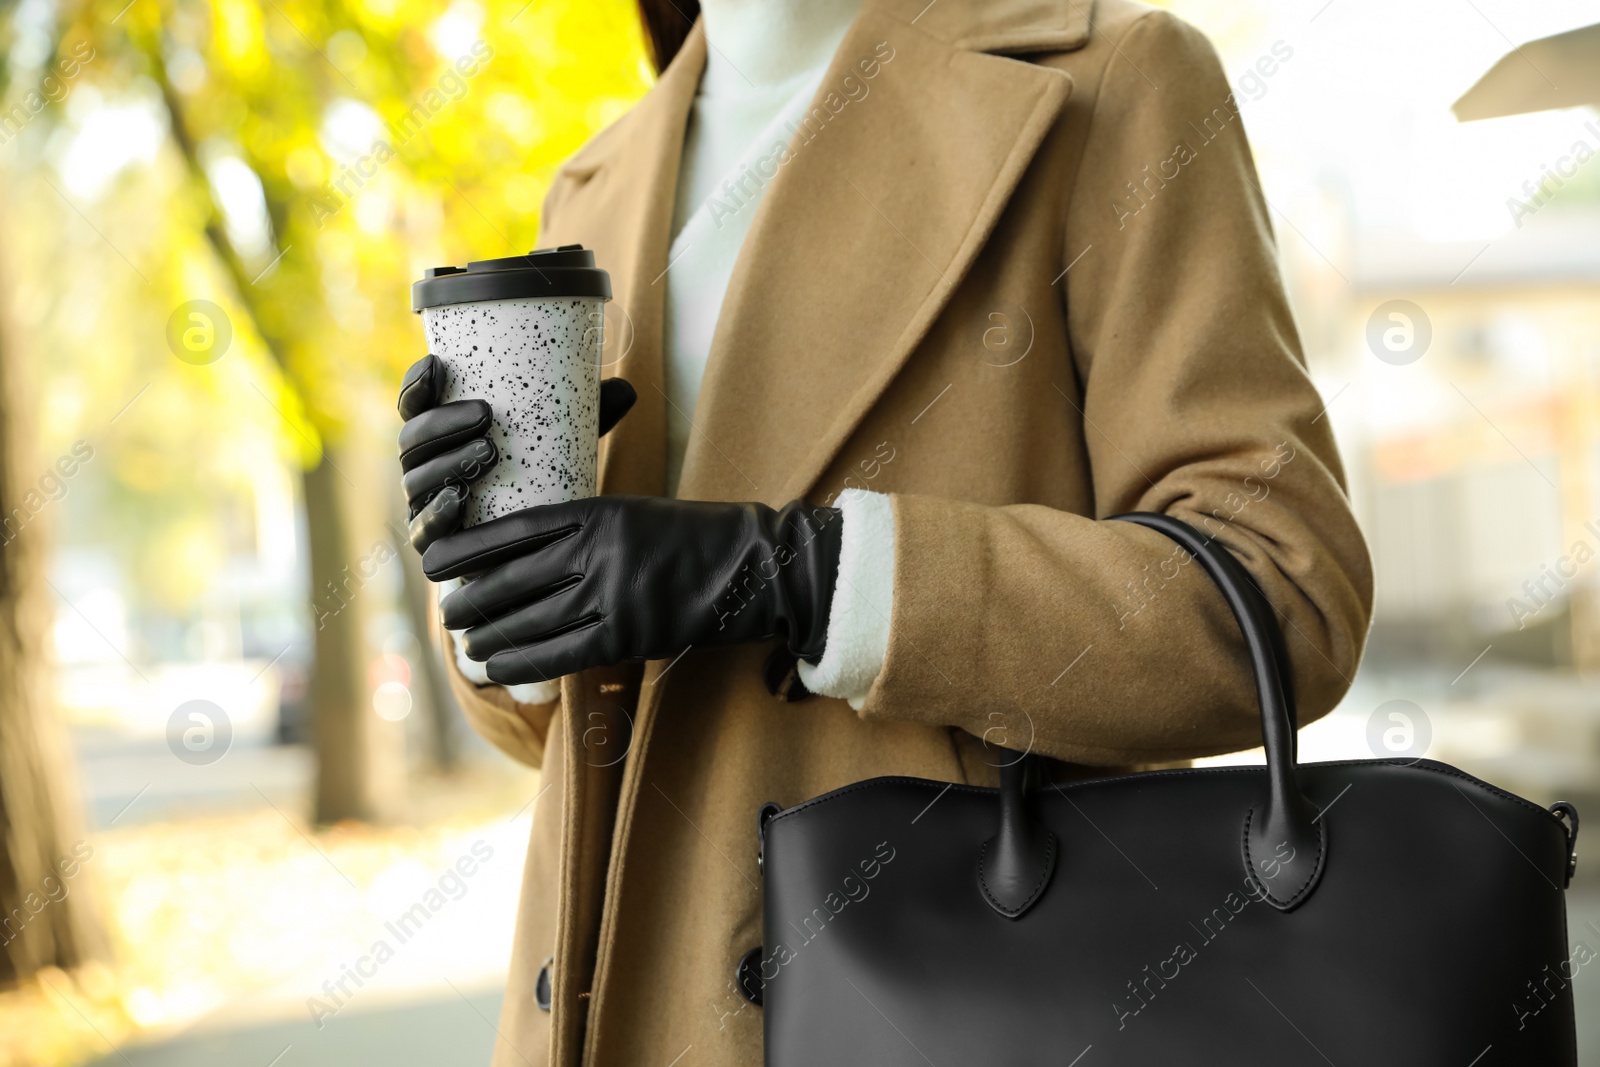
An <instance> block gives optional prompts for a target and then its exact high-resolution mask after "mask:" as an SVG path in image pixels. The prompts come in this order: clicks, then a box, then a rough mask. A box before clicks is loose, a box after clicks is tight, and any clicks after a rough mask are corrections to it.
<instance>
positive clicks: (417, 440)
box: [400, 400, 494, 470]
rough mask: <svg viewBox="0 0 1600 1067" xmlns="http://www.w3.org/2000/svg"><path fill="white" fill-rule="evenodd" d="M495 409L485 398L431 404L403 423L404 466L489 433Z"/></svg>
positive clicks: (407, 466) (401, 437) (411, 464)
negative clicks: (435, 405) (437, 404)
mask: <svg viewBox="0 0 1600 1067" xmlns="http://www.w3.org/2000/svg"><path fill="white" fill-rule="evenodd" d="M493 421H494V412H493V410H492V409H491V408H490V407H489V404H488V402H487V401H484V400H456V401H452V402H451V403H449V404H441V405H439V406H438V407H434V408H428V409H426V410H424V411H422V412H419V413H418V414H416V415H414V416H412V417H411V418H409V419H407V420H406V422H405V425H403V426H401V427H400V466H401V467H402V468H404V469H405V470H410V469H411V468H413V467H415V466H417V465H418V464H420V463H426V462H427V461H428V460H430V459H432V458H433V457H435V456H438V455H441V454H443V453H445V452H448V451H450V450H451V449H453V448H459V447H460V446H462V445H464V444H466V443H467V442H468V441H470V440H472V439H473V438H474V437H487V436H488V435H489V427H490V425H491V424H492V423H493Z"/></svg>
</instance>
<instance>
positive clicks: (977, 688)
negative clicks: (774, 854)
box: [401, 0, 1371, 1067]
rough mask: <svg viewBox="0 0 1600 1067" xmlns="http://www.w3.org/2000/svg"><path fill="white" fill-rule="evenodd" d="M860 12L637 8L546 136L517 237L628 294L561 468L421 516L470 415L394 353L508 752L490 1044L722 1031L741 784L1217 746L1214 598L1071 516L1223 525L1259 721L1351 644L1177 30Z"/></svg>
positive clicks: (586, 1051) (1140, 544) (795, 6)
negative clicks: (1251, 628)
mask: <svg viewBox="0 0 1600 1067" xmlns="http://www.w3.org/2000/svg"><path fill="white" fill-rule="evenodd" d="M856 6H857V5H856V3H854V2H852V0H827V2H826V3H818V2H816V0H760V2H757V0H707V2H706V3H705V4H704V12H703V15H702V16H701V17H700V18H698V19H697V20H696V21H695V22H694V24H693V28H692V29H690V30H689V31H688V32H687V35H686V36H684V35H683V30H684V27H685V26H686V25H687V23H686V22H684V21H682V20H681V16H680V15H679V14H678V13H677V12H678V9H677V8H676V7H675V6H674V5H672V4H661V5H659V10H658V5H656V4H654V3H650V4H646V5H645V11H646V22H647V27H648V29H649V31H650V36H651V39H652V40H653V42H654V44H655V47H656V50H657V51H656V55H657V58H658V60H660V61H662V62H663V63H665V69H664V70H663V72H662V74H661V78H660V80H659V82H658V83H657V85H656V86H655V87H654V88H653V89H652V91H651V92H650V93H649V94H648V95H647V96H646V97H645V98H644V99H643V100H642V101H641V102H640V103H639V105H638V106H637V107H635V108H634V109H633V110H632V111H631V112H630V113H629V114H628V115H626V116H625V117H624V118H622V119H621V120H619V121H618V122H617V123H616V124H615V125H613V126H612V127H610V128H609V129H607V130H605V131H604V132H602V133H601V134H599V135H598V136H597V137H595V138H594V140H593V141H591V142H590V143H589V144H588V145H587V146H586V147H585V148H584V149H583V150H582V151H580V152H579V153H578V154H577V155H576V156H575V157H574V158H573V159H572V160H571V161H570V162H568V163H567V164H566V165H565V166H564V167H563V168H562V169H561V171H560V173H559V174H558V175H557V177H556V179H555V182H554V184H553V186H552V188H551V190H550V194H549V197H548V199H547V201H546V205H545V213H544V216H543V233H542V239H541V244H542V245H556V244H564V243H582V244H584V245H586V246H588V247H590V248H592V249H594V250H595V254H596V257H597V259H598V262H599V263H600V264H601V265H602V266H604V267H606V268H607V269H608V270H609V271H610V272H611V277H612V282H613V286H614V289H615V291H616V300H617V304H618V305H620V308H621V310H622V311H623V312H625V316H618V318H619V319H625V321H627V322H628V323H630V324H631V331H632V338H631V344H629V345H627V346H626V353H625V354H624V355H622V356H621V358H620V360H619V361H618V362H617V363H616V364H615V366H616V371H617V373H618V374H619V376H620V377H621V378H624V379H626V380H627V381H628V382H631V383H632V385H633V386H634V390H633V391H636V393H637V403H636V404H635V405H634V406H633V410H632V411H630V412H628V413H627V416H626V418H621V419H620V421H618V416H619V413H620V412H622V411H623V410H625V409H626V408H627V406H628V401H629V398H630V391H629V390H628V389H627V388H626V387H625V386H623V385H620V384H618V383H613V384H611V385H609V386H608V387H607V391H606V400H607V403H606V405H605V406H606V408H607V409H608V411H607V418H606V419H604V420H603V422H604V423H606V424H610V423H614V424H615V428H614V429H613V430H611V432H610V433H609V434H607V435H606V438H605V441H604V443H603V447H602V456H601V487H602V492H603V494H604V496H602V497H601V498H597V499H596V500H594V501H583V502H577V503H575V504H570V505H556V506H553V507H551V508H536V509H531V510H530V511H528V512H524V513H520V514H519V515H516V516H508V517H506V518H505V519H503V520H499V521H498V522H497V523H494V524H489V525H486V526H481V527H475V528H473V529H470V530H466V531H460V532H457V531H456V528H457V527H458V526H459V514H460V510H461V508H460V487H459V483H460V481H461V475H460V474H459V473H451V472H452V471H455V472H460V471H463V470H469V471H470V469H472V467H473V464H474V463H477V462H479V461H481V460H482V459H483V458H484V457H485V456H487V455H488V454H489V452H488V450H486V449H484V446H483V445H482V444H481V443H477V444H473V445H467V446H463V445H462V444H461V442H462V441H463V440H464V439H465V438H466V437H470V436H472V434H473V432H474V431H472V430H471V429H470V427H472V426H474V425H479V426H481V424H482V421H481V419H482V415H483V411H482V410H481V409H471V408H457V407H455V406H454V405H451V406H446V407H440V408H436V407H434V406H433V405H434V402H435V401H434V389H435V376H436V368H435V366H434V364H433V363H432V362H431V361H429V360H425V361H423V362H422V363H420V364H418V366H417V367H416V368H413V372H412V373H411V374H410V375H409V376H408V379H407V384H406V387H405V389H404V391H403V394H402V402H401V408H402V413H403V414H404V415H406V416H407V417H408V419H410V421H409V422H408V423H407V427H406V436H405V437H404V441H405V444H406V455H407V460H406V462H407V465H408V467H409V468H410V471H409V473H408V475H407V488H408V491H409V492H410V494H411V499H412V501H413V506H414V507H415V508H417V509H418V516H417V520H416V522H415V523H414V527H413V528H414V531H415V534H416V540H417V542H418V544H419V547H423V548H426V549H427V550H428V551H427V553H426V555H425V562H426V564H427V566H428V570H429V573H430V576H432V577H435V578H436V579H438V578H446V577H453V576H456V575H458V574H461V573H463V572H465V571H468V570H474V571H475V570H481V569H483V567H484V566H486V565H489V564H496V565H497V567H496V569H494V570H491V571H490V572H489V573H488V574H487V575H485V576H483V577H482V578H479V579H478V580H477V581H474V582H470V583H469V584H467V585H466V586H465V587H464V588H463V589H462V590H460V591H459V592H457V593H455V594H453V595H452V596H451V597H450V598H449V599H447V600H446V602H445V604H444V615H445V622H446V624H447V625H448V626H452V627H456V628H464V629H465V630H466V633H465V634H464V635H463V637H462V638H461V639H460V640H458V641H457V646H458V647H457V656H456V659H457V661H458V664H459V665H460V670H459V671H458V675H459V676H458V677H457V678H456V688H457V691H458V693H459V695H460V697H461V699H462V703H463V705H464V707H465V709H466V712H467V715H468V716H469V718H470V719H471V720H472V721H473V723H474V725H475V726H476V727H477V728H478V729H479V730H480V731H482V732H483V733H484V735H485V736H487V737H488V738H489V739H490V740H492V741H493V742H494V743H495V744H497V745H498V746H499V747H501V748H502V749H504V750H505V751H506V752H508V753H509V754H511V755H512V756H513V757H515V758H517V759H520V760H522V761H524V762H526V763H529V764H531V765H533V766H538V767H540V768H542V770H543V774H544V789H545V792H543V793H541V795H540V796H541V799H540V800H539V801H538V803H537V805H536V808H535V814H534V830H533V840H532V845H531V851H530V854H529V857H528V865H527V870H526V875H525V883H524V891H523V899H522V906H521V907H522V910H521V915H520V919H519V922H518V926H517V933H516V945H515V949H514V958H513V963H512V971H511V976H510V982H509V985H508V989H507V993H506V1001H505V1007H504V1011H503V1014H502V1019H501V1023H500V1026H499V1031H500V1037H501V1040H500V1042H499V1045H498V1046H497V1051H496V1055H495V1063H496V1064H497V1065H510V1064H524V1063H526V1064H545V1063H550V1064H560V1065H563V1067H565V1065H576V1064H578V1063H580V1062H582V1063H585V1064H589V1065H594V1067H602V1065H604V1067H612V1065H616V1067H624V1065H627V1067H634V1065H638V1064H648V1063H660V1064H663V1065H664V1064H667V1063H670V1062H674V1060H673V1057H676V1056H688V1055H692V1059H685V1061H684V1062H686V1063H687V1062H694V1063H697V1064H708V1063H709V1064H727V1065H734V1064H738V1065H750V1064H756V1063H759V1062H760V1059H761V1019H760V1010H759V1009H758V1008H755V1007H752V1006H751V1005H749V1004H748V1003H747V1002H746V1001H745V1000H744V999H742V998H741V997H740V995H739V994H738V992H737V990H736V989H735V986H734V983H733V978H734V969H735V966H736V964H737V961H738V960H739V959H740V957H741V956H742V955H743V954H744V953H745V952H746V951H748V950H749V949H751V948H753V947H755V946H757V945H758V944H759V942H760V940H761V928H760V909H761V896H760V891H759V874H758V872H757V869H756V864H755V852H756V814H757V811H758V809H759V807H760V806H761V804H762V803H763V802H765V801H776V802H777V803H779V804H782V805H790V804H794V803H797V802H799V801H802V800H804V799H807V798H809V797H812V796H815V795H817V794H819V793H823V792H825V791H827V790H830V789H833V788H836V787H838V786H841V785H844V784H846V783H849V782H852V781H856V780H860V779H865V778H870V777H874V776H877V775H884V774H904V775H915V776H920V777H926V778H933V779H945V780H950V781H963V782H974V783H979V784H993V783H994V782H995V781H996V779H997V774H996V770H995V767H996V764H997V763H998V762H999V759H998V758H997V754H996V749H997V747H998V746H1001V745H1004V746H1008V747H1011V748H1024V747H1031V749H1032V750H1033V751H1035V752H1038V753H1042V754H1043V755H1045V756H1048V757H1051V758H1052V763H1051V767H1052V770H1053V773H1055V774H1056V775H1057V776H1058V777H1061V778H1066V777H1072V776H1085V775H1091V774H1105V773H1109V772H1111V771H1114V770H1117V769H1122V770H1126V769H1129V768H1135V767H1147V766H1150V765H1152V764H1159V763H1164V762H1174V761H1181V760H1185V759H1188V758H1192V757H1195V756H1199V755H1204V754H1209V753H1217V752H1225V751H1230V750H1235V749H1239V748H1244V747H1248V746H1251V745H1253V744H1255V743H1257V740H1258V736H1259V735H1258V725H1257V718H1256V712H1255V705H1254V702H1253V696H1252V693H1251V692H1250V688H1249V686H1250V679H1249V677H1248V675H1247V672H1246V670H1245V669H1244V668H1243V665H1242V664H1243V659H1242V649H1241V648H1240V646H1239V639H1238V634H1237V630H1236V628H1235V626H1234V624H1233V622H1232V620H1231V618H1230V617H1229V616H1228V614H1227V610H1226V608H1225V607H1224V605H1223V602H1222V600H1221V598H1220V597H1219V596H1218V595H1217V594H1216V591H1215V590H1214V589H1213V588H1212V587H1211V586H1210V584H1209V582H1208V581H1207V580H1206V579H1205V577H1204V576H1203V575H1197V574H1195V573H1193V568H1185V567H1181V566H1179V560H1180V557H1179V556H1177V555H1176V554H1175V553H1174V549H1173V546H1172V544H1171V543H1170V542H1168V541H1167V540H1166V539H1165V538H1163V537H1162V536H1160V535H1159V534H1156V533H1154V532H1152V531H1148V530H1144V529H1141V528H1137V527H1134V526H1131V525H1128V524H1125V523H1115V522H1106V521H1102V520H1104V519H1105V518H1106V517H1107V516H1110V515H1114V514H1117V513H1119V512H1124V511H1134V510H1139V511H1162V512H1167V513H1170V514H1172V515H1174V516H1176V517H1178V518H1181V519H1184V520H1186V521H1188V522H1189V523H1191V524H1192V525H1195V526H1198V527H1200V528H1202V529H1205V530H1207V531H1209V532H1210V533H1212V534H1213V535H1214V536H1215V537H1216V538H1217V539H1218V540H1219V541H1221V542H1222V543H1223V544H1224V545H1226V546H1227V547H1228V548H1229V549H1230V550H1231V551H1233V552H1234V553H1235V554H1236V555H1237V556H1238V557H1239V558H1240V559H1241V561H1242V562H1243V563H1244V564H1245V566H1246V567H1247V568H1248V569H1249V570H1250V572H1251V573H1252V574H1253V576H1254V577H1255V579H1256V581H1257V582H1258V583H1259V584H1260V586H1261V588H1262V590H1263V591H1264V592H1265V593H1266V595H1267V597H1268V598H1269V599H1270V600H1271V601H1272V603H1273V604H1274V606H1275V607H1276V608H1277V610H1278V612H1279V613H1280V619H1281V621H1282V623H1283V629H1284V631H1285V633H1286V635H1287V641H1288V649H1289V655H1290V658H1291V662H1292V669H1293V680H1294V685H1295V690H1296V693H1297V697H1298V703H1299V708H1300V713H1301V716H1302V721H1305V722H1309V721H1311V720H1312V719H1314V718H1316V717H1318V716H1320V715H1322V714H1324V713H1325V712H1327V711H1328V710H1329V709H1330V708H1331V707H1332V706H1333V705H1334V703H1335V702H1336V701H1337V700H1338V699H1339V697H1340V696H1341V695H1342V694H1343V692H1344V691H1345V689H1346V687H1347V686H1348V684H1349V681H1350V678H1351V676H1352V675H1353V674H1354V672H1355V669H1356V665H1357V662H1358V659H1359V657H1360V652H1361V647H1362V642H1363V639H1364V635H1365V632H1366V626H1367V620H1368V614H1369V610H1370V603H1371V577H1370V570H1369V564H1368V561H1367V557H1366V552H1365V548H1364V545H1363V543H1362V539H1361V535H1360V533H1359V531H1358V530H1357V528H1356V525H1355V522H1354V520H1353V518H1352V516H1351V514H1350V510H1349V506H1348V501H1347V499H1346V496H1345V492H1344V488H1343V481H1342V479H1343V474H1342V471H1341V467H1340V463H1339V459H1338V456H1337V454H1336V452H1335V449H1334V444H1333V440H1332V437H1331V434H1330V432H1329V428H1328V420H1327V419H1325V418H1323V417H1322V416H1323V410H1324V407H1323V403H1322V401H1321V400H1320V399H1319V397H1318V395H1317V393H1316V391H1315V389H1314V388H1313V387H1312V385H1311V383H1310V381H1309V380H1308V378H1307V376H1306V374H1305V371H1304V369H1303V360H1302V356H1301V353H1300V349H1299V343H1298V340H1297V338H1296V334H1295V328H1294V324H1293V321H1292V318H1291V316H1290V312H1289V309H1288V306H1287V303H1286V300H1285V297H1284V293H1283V289H1282V286H1281V284H1280V281H1279V276H1278V271H1277V264H1276V260H1275V254H1274V250H1273V245H1272V235H1271V231H1270V226H1269V221H1268V218H1267V213H1266V208H1265V205H1264V203H1263V201H1262V198H1261V196H1260V195H1259V193H1258V191H1257V189H1256V179H1255V175H1254V173H1253V163H1252V161H1251V157H1250V153H1249V149H1248V146H1247V144H1246V141H1245V136H1244V131H1243V129H1242V124H1241V121H1240V119H1239V116H1238V112H1237V107H1236V104H1235V102H1234V100H1233V97H1232V95H1231V93H1230V91H1229V86H1228V83H1227V81H1226V80H1225V78H1224V76H1223V73H1222V71H1221V69H1220V65H1219V63H1218V61H1217V58H1216V56H1215V54H1214V52H1213V51H1212V49H1211V47H1210V46H1209V44H1208V43H1207V42H1206V41H1205V40H1204V39H1203V38H1202V37H1201V36H1200V35H1199V34H1198V33H1197V32H1196V31H1194V30H1193V29H1191V28H1190V27H1188V26H1187V25H1185V24H1184V23H1182V22H1180V21H1178V20H1177V19H1175V18H1173V17H1171V16H1169V15H1167V14H1165V13H1163V12H1159V11H1154V10H1151V9H1149V8H1145V7H1141V6H1137V5H1135V4H1133V3H1130V2H1128V0H1099V2H1098V3H1096V4H1094V5H1093V6H1091V4H1090V3H1089V2H1088V0H1077V2H1074V0H1060V2H1058V3H1048V4H1041V3H1037V2H1033V0H935V2H934V3H931V4H930V3H927V0H911V2H906V3H900V2H898V0H866V2H865V4H864V5H863V6H861V7H860V9H859V10H856ZM662 12H664V13H665V14H664V15H663V14H662ZM691 14H693V12H691ZM674 27H676V33H675V32H674ZM667 60H670V63H666V61H667ZM613 333H614V334H615V333H616V331H613ZM614 339H615V338H613V340H614ZM608 343H610V341H609V340H608ZM619 347H621V346H619ZM608 358H609V357H608ZM468 403H469V404H470V402H468ZM464 428H465V429H464ZM453 449H466V451H459V450H453ZM441 456H442V457H444V459H443V460H442V461H441V460H440V457H441ZM424 459H428V460H430V462H427V463H422V462H421V461H422V460H424ZM447 486H450V487H449V488H446V487H447ZM441 490H445V491H441ZM752 501H754V502H759V503H755V504H752V503H748V502H752ZM741 502H744V503H741ZM779 508H782V509H784V510H781V511H775V510H774V509H779ZM529 546H533V547H531V548H530V547H529ZM640 660H647V661H648V662H644V663H642V664H641V663H640V662H639V661H640ZM481 661H487V669H486V670H485V667H484V664H483V662H481ZM791 667H794V668H795V669H794V670H791V669H790V668H791ZM796 673H798V682H800V683H803V684H796V681H797V680H796V678H795V674H796ZM557 677H559V679H560V680H559V684H552V683H550V682H549V681H547V680H548V679H554V678H557ZM507 686H510V687H511V688H507ZM774 693H777V694H779V697H778V698H777V699H775V697H774ZM813 693H814V694H816V695H814V696H813V695H810V694H813ZM801 698H807V699H801ZM622 750H626V758H619V755H618V753H619V752H620V751H622ZM691 1048H692V1050H693V1052H692V1054H690V1053H689V1051H688V1050H690V1049H691Z"/></svg>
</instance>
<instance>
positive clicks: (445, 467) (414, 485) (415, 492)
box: [401, 437, 500, 509]
mask: <svg viewBox="0 0 1600 1067" xmlns="http://www.w3.org/2000/svg"><path fill="white" fill-rule="evenodd" d="M499 458H500V457H499V453H498V452H496V451H495V447H494V442H493V441H491V440H489V439H488V438H487V437H480V438H478V439H477V440H475V441H468V442H467V443H466V444H464V445H462V446H461V447H460V448H458V449H456V450H455V451H453V452H446V453H445V454H444V455H442V456H435V457H434V458H433V459H430V460H428V461H427V462H426V463H423V464H421V465H420V466H417V467H413V468H412V469H411V470H408V471H406V473H405V477H404V478H402V479H401V484H402V485H404V486H405V493H406V500H407V502H408V503H410V505H411V507H412V508H413V509H416V508H420V507H421V506H422V505H423V504H425V503H427V502H428V501H429V500H430V499H432V497H433V494H435V493H437V492H438V491H439V490H440V489H443V488H444V487H445V486H447V485H465V484H467V483H468V482H471V481H473V480H474V479H476V478H479V477H482V476H483V475H484V474H486V473H487V472H488V470H489V468H490V467H493V466H494V465H495V461H496V460H498V459H499Z"/></svg>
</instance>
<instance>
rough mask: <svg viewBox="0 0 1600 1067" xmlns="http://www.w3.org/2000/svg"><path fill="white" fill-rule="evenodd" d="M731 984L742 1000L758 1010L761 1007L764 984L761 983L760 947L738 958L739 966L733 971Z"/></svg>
mask: <svg viewBox="0 0 1600 1067" xmlns="http://www.w3.org/2000/svg"><path fill="white" fill-rule="evenodd" d="M733 984H734V985H736V986H738V987H739V992H740V993H743V994H744V999H746V1000H748V1001H749V1002H750V1003H752V1004H754V1005H755V1006H756V1007H758V1008H759V1007H760V1006H761V990H762V987H763V985H764V984H765V983H763V982H762V981H761V946H760V945H757V946H756V947H755V948H753V949H751V950H750V951H749V952H746V953H745V954H744V955H743V956H740V957H739V965H738V966H737V967H735V968H734V969H733Z"/></svg>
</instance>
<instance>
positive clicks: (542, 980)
mask: <svg viewBox="0 0 1600 1067" xmlns="http://www.w3.org/2000/svg"><path fill="white" fill-rule="evenodd" d="M555 962H556V958H555V957H554V956H548V957H546V958H545V961H544V966H542V967H540V968H539V977H538V978H536V979H535V980H534V983H533V1002H534V1003H535V1004H537V1005H539V1010H540V1011H549V1010H550V968H551V967H553V966H554V965H555Z"/></svg>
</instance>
